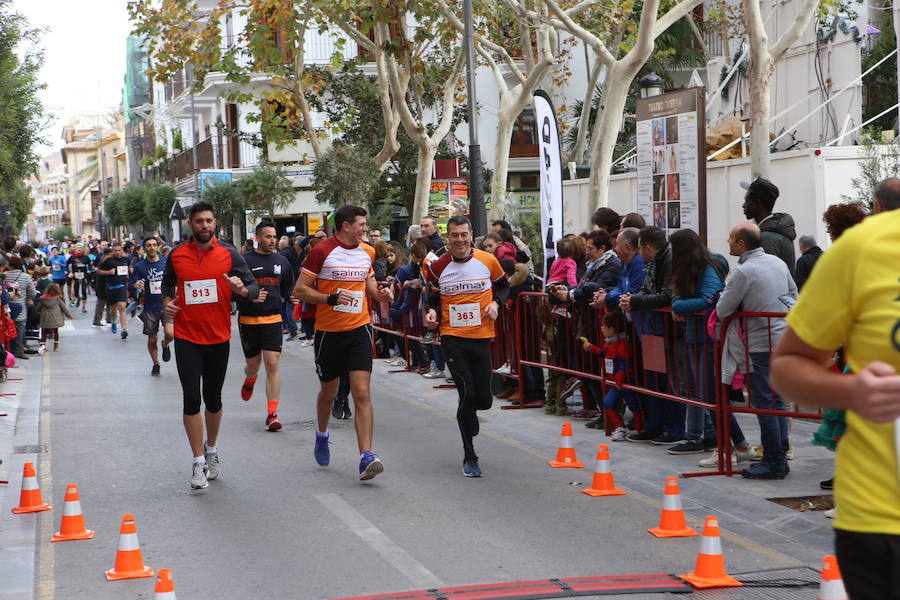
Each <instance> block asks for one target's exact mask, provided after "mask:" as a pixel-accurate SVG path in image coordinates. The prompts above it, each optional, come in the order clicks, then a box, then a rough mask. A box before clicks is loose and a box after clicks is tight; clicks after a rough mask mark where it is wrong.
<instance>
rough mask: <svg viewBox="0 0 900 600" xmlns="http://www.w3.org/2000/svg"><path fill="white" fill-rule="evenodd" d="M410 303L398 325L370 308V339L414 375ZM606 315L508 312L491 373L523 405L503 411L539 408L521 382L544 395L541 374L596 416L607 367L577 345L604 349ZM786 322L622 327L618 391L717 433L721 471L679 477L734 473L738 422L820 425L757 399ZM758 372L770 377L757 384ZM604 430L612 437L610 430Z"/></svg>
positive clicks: (415, 318) (524, 298)
mask: <svg viewBox="0 0 900 600" xmlns="http://www.w3.org/2000/svg"><path fill="white" fill-rule="evenodd" d="M395 291H402V290H395ZM413 294H414V301H413V302H411V303H408V304H409V305H410V306H411V308H410V310H409V311H407V312H405V313H403V315H402V318H401V319H399V320H398V319H396V318H395V319H391V318H390V314H389V312H388V307H387V303H382V304H381V306H375V307H373V311H372V318H373V326H374V328H375V330H376V331H379V332H382V333H383V334H384V335H390V336H394V337H395V338H396V339H398V341H400V346H401V348H402V349H403V352H404V356H405V358H406V361H407V368H406V369H405V370H411V367H409V364H410V358H411V345H412V344H416V343H419V342H421V341H422V339H423V338H424V337H425V334H426V333H427V330H426V329H425V327H424V324H423V319H422V315H423V314H424V313H423V310H422V305H421V293H420V290H418V289H417V290H413ZM604 313H605V311H602V310H598V309H594V308H590V307H587V306H584V305H569V306H564V305H561V304H559V303H557V302H556V301H555V300H554V299H551V298H548V296H547V295H546V294H543V293H539V292H528V293H521V294H519V295H518V296H517V298H516V300H515V303H514V306H513V308H512V310H501V312H500V315H499V317H498V319H497V323H496V335H495V338H494V340H493V344H492V350H491V358H492V363H493V364H492V367H493V369H494V371H495V372H497V371H498V370H499V374H502V375H504V376H506V377H511V378H513V379H517V380H518V385H519V398H520V401H519V402H518V403H514V404H512V405H509V406H504V407H503V408H504V409H507V408H537V407H540V406H542V405H543V404H542V403H541V402H536V401H531V402H527V401H526V400H525V398H526V391H527V389H526V387H527V384H528V382H527V381H526V380H528V379H529V377H532V378H535V379H538V380H539V382H540V385H541V386H543V384H544V373H543V370H544V369H546V370H547V371H548V375H549V378H550V379H549V380H548V383H552V384H554V385H558V384H559V383H560V381H559V380H556V381H554V378H562V379H563V380H565V379H566V378H568V377H575V378H577V379H579V380H580V381H581V382H582V394H583V396H587V398H588V400H587V401H586V405H587V404H588V403H590V404H592V405H594V406H596V407H598V409H599V410H601V411H602V410H603V400H604V398H605V397H606V394H607V392H608V391H609V389H610V387H611V386H614V385H615V384H616V382H615V381H614V379H613V373H612V372H608V369H609V368H610V366H611V363H610V361H607V360H605V357H603V356H600V355H597V354H594V353H591V352H588V351H586V350H585V349H584V347H583V344H582V341H581V339H580V338H586V339H587V340H588V341H589V342H590V343H591V344H593V345H596V346H601V345H602V344H603V341H604V335H603V331H602V327H601V325H602V321H603V316H604ZM784 316H785V314H784V313H749V312H742V313H736V314H733V315H730V316H729V317H728V318H726V319H724V320H723V321H721V322H719V324H718V327H717V328H716V329H717V330H715V331H712V333H713V334H714V335H712V336H711V335H710V333H711V332H710V330H709V327H708V323H707V315H706V314H696V315H688V316H684V317H682V316H678V315H675V314H673V313H672V311H671V310H670V309H668V308H667V309H663V310H657V311H634V312H632V313H629V314H628V319H627V323H626V327H625V335H626V338H627V340H628V341H629V345H630V353H629V357H628V359H627V365H628V372H627V376H626V378H625V381H624V383H623V384H622V385H621V386H620V388H621V389H622V390H629V391H631V392H633V393H635V394H638V398H639V399H640V400H641V401H642V402H643V404H644V405H645V406H644V409H645V410H646V409H648V408H649V409H650V410H651V411H655V412H656V413H657V414H656V415H655V416H651V417H650V418H651V419H652V418H657V419H658V418H659V415H661V414H665V415H668V418H669V419H671V420H672V421H673V422H677V421H678V419H682V421H683V420H684V419H685V413H687V420H688V422H689V423H692V426H693V433H694V434H695V435H696V434H697V433H698V432H697V428H698V427H699V428H700V431H703V430H704V429H707V430H708V429H709V426H710V425H713V426H714V427H715V431H716V432H717V435H716V439H717V449H718V452H719V454H718V455H719V465H718V468H716V469H711V470H708V471H703V472H697V473H684V474H683V476H685V477H689V476H702V475H722V474H727V475H731V474H734V473H737V472H739V471H735V470H732V468H731V455H732V453H733V452H732V441H733V440H732V439H731V438H732V434H733V433H734V434H735V437H737V436H739V435H740V434H739V433H738V432H737V431H736V425H737V421H736V420H735V419H734V416H735V415H736V414H740V413H746V414H756V415H777V416H779V417H791V418H801V419H814V420H815V419H821V413H811V412H801V411H796V410H793V411H789V410H786V409H787V405H786V404H785V403H784V401H782V400H781V399H780V398H779V397H777V396H775V395H774V394H772V393H771V391H769V392H768V393H769V397H768V398H765V397H763V396H762V393H761V392H760V391H759V390H762V389H763V386H762V385H761V384H760V382H764V381H766V380H767V379H768V364H769V356H770V354H771V351H772V349H773V347H774V342H775V341H776V338H777V336H778V335H779V334H780V330H781V329H783V327H784V323H783V319H784ZM748 334H749V335H748ZM726 355H727V356H728V357H729V360H728V361H726V362H727V363H728V364H729V365H730V366H729V372H728V373H727V375H728V378H729V383H728V384H726V383H724V379H725V378H724V377H723V356H726ZM529 369H530V370H531V371H530V372H529V371H528V370H529ZM731 370H733V371H734V372H735V373H737V384H736V385H731V383H732V382H733V381H734V378H733V377H731ZM762 371H766V372H765V373H764V374H762ZM754 372H755V373H756V375H753V374H752V373H754ZM742 380H743V385H741V381H742ZM754 389H756V390H757V391H754ZM766 389H768V388H767V386H766ZM745 402H746V406H743V404H744V403H745ZM735 403H738V404H740V405H739V406H735V405H734V404H735ZM647 405H649V406H647ZM690 407H697V408H700V409H704V410H702V411H697V410H696V409H695V408H693V409H692V408H690ZM706 411H708V414H709V415H710V420H709V421H707V416H706V415H707V412H706ZM656 423H657V424H659V421H657V422H656ZM682 425H683V422H682ZM606 426H607V434H609V424H608V423H607V425H606Z"/></svg>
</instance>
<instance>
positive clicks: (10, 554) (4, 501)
mask: <svg viewBox="0 0 900 600" xmlns="http://www.w3.org/2000/svg"><path fill="white" fill-rule="evenodd" d="M41 362H42V361H41V360H40V357H39V356H38V355H32V359H31V360H29V361H20V362H19V365H20V367H19V368H16V369H10V370H9V376H10V377H11V378H21V379H22V380H21V381H7V382H6V383H5V384H3V385H0V393H3V394H15V395H14V396H0V414H2V413H7V416H5V417H0V459H2V460H3V464H2V465H0V480H6V481H9V484H8V485H0V581H2V582H3V585H2V586H0V599H2V600H31V598H33V597H34V592H33V590H34V584H35V565H36V561H35V553H36V550H37V544H36V540H37V531H38V524H39V522H40V520H42V519H44V520H46V519H49V518H51V517H49V516H43V517H42V516H41V515H49V514H50V513H35V514H26V515H14V514H13V513H12V510H11V509H12V507H13V506H16V504H17V503H18V501H19V492H20V491H21V485H22V468H23V465H24V463H26V462H33V463H34V464H35V468H37V469H38V480H39V481H40V482H41V483H42V484H43V476H44V475H45V474H44V473H42V472H41V464H40V461H41V458H42V454H43V448H42V447H41V445H40V437H39V436H40V431H39V430H40V414H41V412H40V410H41V407H40V402H41V380H42V373H43V368H42V364H41ZM41 491H42V495H43V497H44V499H45V501H47V502H50V498H51V497H52V495H51V490H43V489H42V490H41Z"/></svg>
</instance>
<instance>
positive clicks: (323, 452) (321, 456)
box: [313, 431, 331, 467]
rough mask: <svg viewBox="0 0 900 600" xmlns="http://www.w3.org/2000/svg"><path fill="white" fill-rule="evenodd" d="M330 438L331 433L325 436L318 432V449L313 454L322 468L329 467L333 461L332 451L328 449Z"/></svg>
mask: <svg viewBox="0 0 900 600" xmlns="http://www.w3.org/2000/svg"><path fill="white" fill-rule="evenodd" d="M329 437H331V433H330V432H329V433H326V434H325V435H322V434H321V433H319V432H318V431H317V432H316V447H315V449H314V450H313V454H315V456H316V462H317V463H319V466H320V467H327V466H328V463H329V462H330V461H331V450H329V449H328V443H329V442H328V438H329Z"/></svg>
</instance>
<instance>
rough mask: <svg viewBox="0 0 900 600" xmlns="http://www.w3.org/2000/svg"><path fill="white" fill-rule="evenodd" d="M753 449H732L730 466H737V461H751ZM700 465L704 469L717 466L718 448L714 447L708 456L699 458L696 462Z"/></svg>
mask: <svg viewBox="0 0 900 600" xmlns="http://www.w3.org/2000/svg"><path fill="white" fill-rule="evenodd" d="M753 460H754V457H753V450H752V449H751V448H748V449H747V450H734V451H732V452H731V466H732V467H737V466H738V463H748V462H753ZM697 464H698V465H700V466H701V467H704V468H706V469H715V468H717V467H718V466H719V451H718V449H714V450H713V451H712V452H711V453H710V455H709V456H707V457H706V458H703V459H701V460H700V462H699V463H697Z"/></svg>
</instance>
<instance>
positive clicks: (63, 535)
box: [50, 483, 94, 542]
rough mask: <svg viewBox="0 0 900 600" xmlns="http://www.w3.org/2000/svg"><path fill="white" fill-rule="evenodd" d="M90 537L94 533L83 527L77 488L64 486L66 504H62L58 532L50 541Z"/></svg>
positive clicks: (82, 515)
mask: <svg viewBox="0 0 900 600" xmlns="http://www.w3.org/2000/svg"><path fill="white" fill-rule="evenodd" d="M92 537H94V532H93V531H92V530H90V529H87V528H86V527H85V526H84V514H82V512H81V500H79V498H78V486H77V485H75V484H74V483H70V484H69V485H67V486H66V503H65V504H63V516H62V523H60V525H59V531H57V532H56V533H54V534H53V537H52V538H50V541H51V542H66V541H69V540H89V539H91V538H92Z"/></svg>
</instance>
